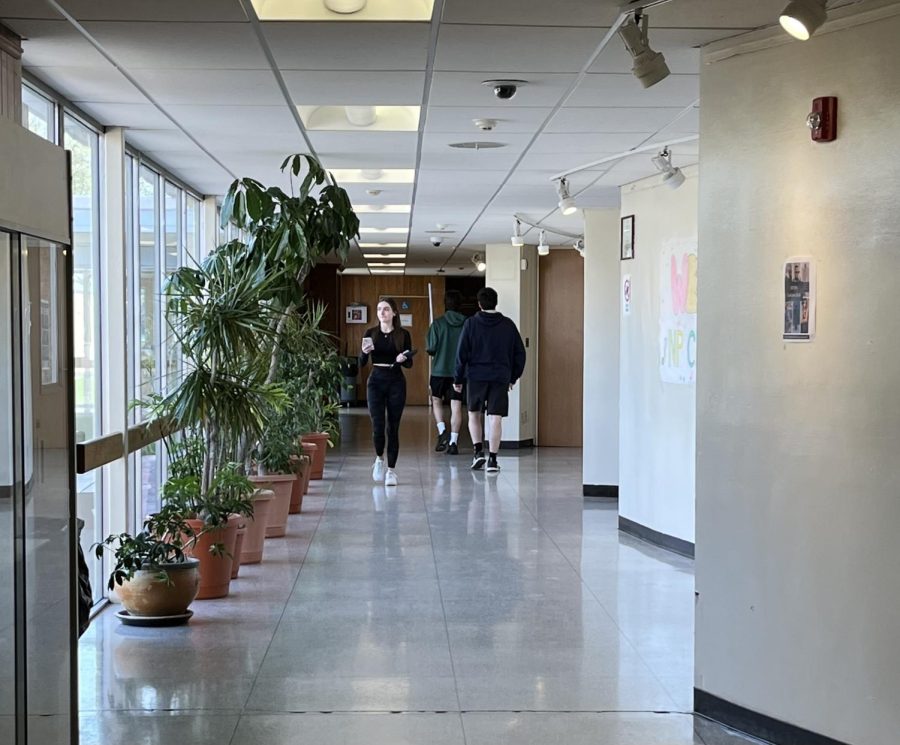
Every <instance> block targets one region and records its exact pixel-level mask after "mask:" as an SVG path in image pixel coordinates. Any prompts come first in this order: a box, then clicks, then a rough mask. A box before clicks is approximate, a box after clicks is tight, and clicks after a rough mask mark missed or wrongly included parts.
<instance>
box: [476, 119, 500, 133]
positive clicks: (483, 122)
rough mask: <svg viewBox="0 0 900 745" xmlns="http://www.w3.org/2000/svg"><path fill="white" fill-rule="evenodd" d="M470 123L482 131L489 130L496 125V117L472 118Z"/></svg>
mask: <svg viewBox="0 0 900 745" xmlns="http://www.w3.org/2000/svg"><path fill="white" fill-rule="evenodd" d="M472 123H473V124H474V125H475V126H476V127H478V129H480V130H481V131H482V132H490V131H492V130H493V129H495V128H496V126H497V120H496V119H473V120H472Z"/></svg>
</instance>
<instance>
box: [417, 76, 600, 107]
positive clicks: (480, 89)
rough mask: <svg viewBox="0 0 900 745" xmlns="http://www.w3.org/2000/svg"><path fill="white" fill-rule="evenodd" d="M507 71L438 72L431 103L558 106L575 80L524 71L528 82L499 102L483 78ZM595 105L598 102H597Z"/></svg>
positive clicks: (434, 80) (524, 77)
mask: <svg viewBox="0 0 900 745" xmlns="http://www.w3.org/2000/svg"><path fill="white" fill-rule="evenodd" d="M504 76H505V75H504V73H499V72H497V70H494V69H488V70H485V71H484V72H468V73H465V72H435V73H434V78H433V79H432V84H431V98H430V99H429V106H466V107H477V108H481V107H496V108H499V109H501V110H503V109H514V108H517V107H519V106H527V107H541V108H543V107H548V106H555V105H556V103H557V102H558V101H559V99H560V97H561V96H562V95H563V93H565V92H566V89H567V88H568V87H569V86H570V85H571V83H572V81H573V80H574V79H575V75H574V74H572V73H555V74H554V73H521V74H517V75H516V77H517V78H519V77H520V78H523V79H525V80H527V81H528V85H525V86H522V87H521V88H519V90H518V92H517V93H516V95H515V97H514V98H512V99H510V100H508V101H500V100H499V99H497V97H496V96H494V94H493V92H492V90H491V88H490V87H489V86H486V85H482V84H481V83H482V81H484V80H490V79H496V78H502V77H504ZM593 105H594V106H596V105H597V104H596V103H594V104H593Z"/></svg>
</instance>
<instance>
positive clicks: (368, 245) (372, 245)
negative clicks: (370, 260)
mask: <svg viewBox="0 0 900 745" xmlns="http://www.w3.org/2000/svg"><path fill="white" fill-rule="evenodd" d="M359 247H360V248H406V244H405V243H360V244H359Z"/></svg>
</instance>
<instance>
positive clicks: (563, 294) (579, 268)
mask: <svg viewBox="0 0 900 745" xmlns="http://www.w3.org/2000/svg"><path fill="white" fill-rule="evenodd" d="M539 298H540V299H539V303H540V305H539V320H538V432H537V441H538V445H539V446H541V447H581V445H582V426H583V425H582V408H583V405H584V403H583V398H584V394H583V388H582V381H583V379H584V260H583V259H582V258H581V256H579V255H578V252H577V251H574V250H563V249H556V250H553V251H551V252H550V255H549V256H542V257H541V259H540V268H539Z"/></svg>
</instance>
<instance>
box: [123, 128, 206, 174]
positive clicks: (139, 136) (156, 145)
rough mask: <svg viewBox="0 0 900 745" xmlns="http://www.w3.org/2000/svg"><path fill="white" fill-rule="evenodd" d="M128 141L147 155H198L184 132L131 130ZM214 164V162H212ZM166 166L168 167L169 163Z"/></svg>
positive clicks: (127, 136)
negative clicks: (164, 153)
mask: <svg viewBox="0 0 900 745" xmlns="http://www.w3.org/2000/svg"><path fill="white" fill-rule="evenodd" d="M126 139H127V140H128V142H130V143H131V144H132V145H134V146H135V147H136V148H138V149H139V150H143V151H144V152H146V153H148V154H149V153H159V152H167V153H196V152H197V146H196V145H195V144H194V143H193V142H191V140H190V138H188V137H187V135H185V134H184V133H183V132H180V131H178V130H166V129H131V130H129V131H128V133H127V135H126ZM210 162H212V161H210ZM165 165H168V164H167V163H166V164H165Z"/></svg>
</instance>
